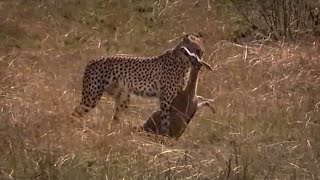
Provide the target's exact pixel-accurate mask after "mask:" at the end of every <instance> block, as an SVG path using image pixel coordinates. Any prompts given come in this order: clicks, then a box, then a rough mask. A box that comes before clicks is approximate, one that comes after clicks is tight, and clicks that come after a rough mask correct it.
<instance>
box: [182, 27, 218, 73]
mask: <svg viewBox="0 0 320 180" xmlns="http://www.w3.org/2000/svg"><path fill="white" fill-rule="evenodd" d="M178 48H180V50H181V51H182V52H183V54H184V55H185V56H186V57H187V58H188V60H189V61H190V62H191V64H192V66H194V67H195V68H198V69H200V68H201V67H202V66H204V67H205V68H207V69H208V70H211V71H213V69H212V68H211V67H210V65H208V64H207V63H206V62H204V61H202V57H203V53H204V46H203V42H202V34H201V33H198V34H189V35H188V34H185V33H184V34H183V37H182V41H181V43H180V44H179V45H178Z"/></svg>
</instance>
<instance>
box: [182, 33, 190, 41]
mask: <svg viewBox="0 0 320 180" xmlns="http://www.w3.org/2000/svg"><path fill="white" fill-rule="evenodd" d="M182 40H183V41H184V42H189V41H190V40H189V35H188V34H187V33H185V32H183V33H182Z"/></svg>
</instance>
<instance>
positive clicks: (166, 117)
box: [160, 100, 170, 136]
mask: <svg viewBox="0 0 320 180" xmlns="http://www.w3.org/2000/svg"><path fill="white" fill-rule="evenodd" d="M160 111H161V113H160V121H161V123H160V126H161V128H160V134H161V135H166V136H169V133H170V129H169V126H170V103H169V102H167V101H165V100H160Z"/></svg>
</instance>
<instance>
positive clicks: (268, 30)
mask: <svg viewBox="0 0 320 180" xmlns="http://www.w3.org/2000/svg"><path fill="white" fill-rule="evenodd" d="M218 3H220V4H224V5H226V6H231V8H229V13H231V14H232V13H234V12H235V14H236V15H237V16H238V17H239V18H238V19H240V21H241V22H242V24H243V25H246V26H247V29H246V32H241V33H238V32H236V36H237V37H244V36H247V34H248V31H249V32H257V31H258V32H259V33H260V34H262V35H264V36H265V37H271V38H273V39H275V40H279V39H283V38H285V39H286V40H295V39H299V38H301V37H305V35H313V36H320V12H319V5H320V2H319V1H318V2H316V1H309V0H281V1H279V0H228V1H218ZM230 11H233V12H230ZM232 18H234V17H232ZM252 30H254V31H252ZM238 31H239V30H238ZM249 34H251V35H252V33H249Z"/></svg>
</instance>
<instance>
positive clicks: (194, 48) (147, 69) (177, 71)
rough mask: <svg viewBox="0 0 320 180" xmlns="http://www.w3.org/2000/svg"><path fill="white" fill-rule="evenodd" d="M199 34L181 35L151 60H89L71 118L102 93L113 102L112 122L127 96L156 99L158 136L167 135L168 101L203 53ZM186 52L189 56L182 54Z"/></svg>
mask: <svg viewBox="0 0 320 180" xmlns="http://www.w3.org/2000/svg"><path fill="white" fill-rule="evenodd" d="M202 39H203V38H202V35H201V33H193V34H186V33H183V35H182V38H181V41H180V42H179V43H178V44H177V45H176V46H175V47H174V48H172V49H169V50H166V51H165V52H164V53H162V54H160V55H158V56H153V57H135V56H129V55H127V56H125V55H116V56H111V57H101V58H99V59H94V60H91V61H90V62H89V63H88V64H87V65H86V67H85V71H84V75H83V82H82V84H83V85H82V97H81V102H80V105H78V106H76V107H75V109H74V111H73V113H72V116H73V117H78V118H79V117H83V116H84V115H85V114H86V113H88V112H89V111H90V110H91V109H93V108H94V107H95V106H96V105H97V103H98V101H99V100H100V98H101V96H102V95H103V93H104V92H107V93H108V94H109V95H111V96H113V97H114V99H115V104H114V112H113V116H112V119H113V121H114V122H119V119H120V115H121V112H122V111H123V110H125V109H126V108H128V105H129V102H130V98H131V95H132V94H133V95H138V96H144V97H156V98H157V99H158V100H159V104H160V112H161V113H160V121H161V128H160V131H161V134H164V135H168V134H169V123H170V121H169V120H170V102H171V100H172V99H173V98H174V97H175V96H176V95H177V94H178V93H179V92H180V91H181V90H182V89H184V87H185V86H186V82H187V80H188V73H189V72H190V69H191V66H193V65H199V62H197V61H196V60H197V59H196V58H190V55H189V54H190V53H192V54H195V55H197V56H198V57H199V58H201V57H202V55H203V53H204V45H203V41H202ZM185 49H188V51H189V53H186V50H185Z"/></svg>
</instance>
